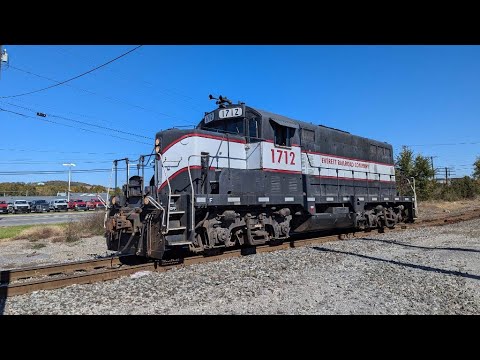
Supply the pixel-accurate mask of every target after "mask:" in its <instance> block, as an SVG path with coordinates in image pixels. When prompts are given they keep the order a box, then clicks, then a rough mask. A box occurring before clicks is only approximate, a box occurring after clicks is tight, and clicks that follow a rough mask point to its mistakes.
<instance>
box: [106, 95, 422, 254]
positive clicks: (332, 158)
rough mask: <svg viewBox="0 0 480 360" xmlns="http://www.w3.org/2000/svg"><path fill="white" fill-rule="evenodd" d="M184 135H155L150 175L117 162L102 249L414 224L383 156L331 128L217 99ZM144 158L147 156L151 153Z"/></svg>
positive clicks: (217, 245) (204, 245)
mask: <svg viewBox="0 0 480 360" xmlns="http://www.w3.org/2000/svg"><path fill="white" fill-rule="evenodd" d="M210 99H214V100H217V101H216V104H217V105H218V107H217V108H216V109H214V110H213V111H211V112H207V113H205V114H204V116H203V118H202V119H201V121H200V122H199V124H198V125H197V126H196V127H195V128H194V129H189V130H185V129H178V128H171V129H168V130H164V131H160V132H158V133H157V134H156V136H155V144H154V146H155V150H154V156H155V159H154V161H153V166H154V167H153V169H154V175H153V176H152V178H151V179H150V181H149V183H148V184H145V183H144V170H143V169H144V167H145V157H146V156H148V155H142V156H140V158H139V162H138V168H139V169H142V175H140V172H139V173H138V174H137V175H133V176H129V170H128V169H129V159H128V158H125V159H119V160H115V161H114V169H115V188H117V171H118V164H119V163H121V162H123V161H124V162H125V163H126V165H127V166H126V169H127V179H126V183H125V184H124V185H123V187H122V194H121V195H118V196H114V197H112V198H111V200H110V204H109V206H108V209H107V214H106V219H105V228H106V232H105V237H106V242H107V248H108V249H109V250H114V251H117V252H119V253H121V254H130V255H133V254H134V255H137V256H140V257H147V258H152V259H162V258H164V256H165V253H166V251H170V250H178V249H183V250H185V249H187V251H189V252H191V253H207V252H208V251H210V250H213V249H226V248H231V247H242V246H243V247H248V246H256V245H260V244H275V243H278V242H282V241H284V240H286V239H288V238H289V237H290V236H292V235H293V234H298V233H307V232H318V231H323V230H335V231H340V232H341V231H359V230H366V231H369V230H372V229H379V230H383V229H384V228H385V227H389V228H392V227H394V226H395V225H396V224H398V223H400V222H413V221H414V219H415V208H416V207H415V197H413V196H403V195H399V193H398V192H397V189H396V179H395V168H394V161H393V151H392V150H393V149H392V146H391V145H390V144H387V143H386V142H380V141H376V140H372V139H368V138H364V137H360V136H356V135H352V134H350V133H348V132H346V131H342V130H338V129H335V128H331V127H327V126H322V125H314V124H311V123H307V122H302V121H297V120H293V119H291V118H288V117H286V116H282V115H278V114H274V113H271V112H268V111H264V110H259V109H256V108H253V107H250V106H247V105H246V104H245V103H244V102H238V103H237V104H233V102H232V101H231V100H229V99H228V98H226V97H222V96H219V97H218V98H215V97H213V96H212V95H210ZM152 155H153V154H152Z"/></svg>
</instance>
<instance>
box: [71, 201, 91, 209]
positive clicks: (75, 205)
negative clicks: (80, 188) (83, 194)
mask: <svg viewBox="0 0 480 360" xmlns="http://www.w3.org/2000/svg"><path fill="white" fill-rule="evenodd" d="M68 209H70V210H75V211H79V210H83V211H87V210H88V208H87V203H86V202H85V201H83V200H81V199H77V200H70V201H69V202H68Z"/></svg>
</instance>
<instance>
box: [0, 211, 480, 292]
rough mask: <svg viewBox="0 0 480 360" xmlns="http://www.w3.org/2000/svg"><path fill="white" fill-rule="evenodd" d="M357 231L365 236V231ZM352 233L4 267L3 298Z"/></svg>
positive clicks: (0, 286) (441, 220)
mask: <svg viewBox="0 0 480 360" xmlns="http://www.w3.org/2000/svg"><path fill="white" fill-rule="evenodd" d="M478 217H480V209H479V210H476V211H473V212H470V213H463V214H459V215H454V216H447V217H443V218H439V219H435V220H429V221H421V222H418V223H414V224H408V225H400V226H398V227H396V228H395V229H388V230H387V231H388V232H396V231H403V230H405V229H412V228H418V227H421V226H441V225H446V224H452V223H457V222H460V221H465V220H471V219H474V218H478ZM358 234H360V235H362V234H364V233H363V232H359V233H358ZM354 237H355V235H354V234H352V233H348V234H340V235H327V236H322V237H316V238H311V239H301V238H300V239H296V240H291V241H290V240H289V241H286V242H283V243H282V244H279V245H262V246H257V247H255V248H244V249H237V250H228V251H224V252H223V253H220V254H217V255H211V256H202V255H201V256H191V257H186V258H184V259H182V260H181V261H180V262H176V263H170V264H169V263H164V264H160V263H158V262H148V263H144V264H137V265H125V264H124V261H123V260H124V259H125V258H119V257H111V258H103V259H96V260H84V261H77V262H70V263H63V264H53V265H45V266H38V267H30V268H21V269H12V270H5V271H2V272H1V273H0V300H1V299H5V298H7V297H10V296H15V295H22V294H27V293H31V292H33V291H37V290H51V289H57V288H61V287H65V286H69V285H74V284H90V283H94V282H99V281H107V280H113V279H116V278H119V277H122V276H126V275H131V274H134V273H136V272H139V271H154V272H165V271H168V270H170V269H173V268H178V267H181V266H189V265H193V264H201V263H206V262H212V261H218V260H221V259H228V258H234V257H240V256H244V255H250V254H254V253H264V252H271V251H278V250H285V249H290V248H295V247H302V246H308V245H313V244H319V243H324V242H329V241H335V240H339V239H340V240H342V239H346V238H354Z"/></svg>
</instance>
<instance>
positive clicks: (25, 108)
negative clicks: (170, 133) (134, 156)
mask: <svg viewBox="0 0 480 360" xmlns="http://www.w3.org/2000/svg"><path fill="white" fill-rule="evenodd" d="M4 103H5V104H8V105H12V106H15V107H19V108H21V109H24V110H29V111H33V112H35V113H37V114H38V111H36V110H34V109H31V108H27V107H25V106H20V105H15V104H12V103H9V102H6V101H4ZM42 113H43V112H42ZM44 114H47V115H49V116H50V117H54V118H59V119H64V120H67V121H73V122H76V123H79V124H83V125H88V126H93V127H96V128H99V129H102V130H109V131H115V132H118V133H121V134H125V135H131V136H137V137H140V138H144V139H149V140H151V138H150V137H148V136H144V135H138V134H134V133H131V132H127V131H123V130H118V129H113V128H109V127H106V126H101V125H96V124H92V123H89V122H86V121H81V120H75V119H72V118H67V117H64V116H59V115H54V114H49V113H44Z"/></svg>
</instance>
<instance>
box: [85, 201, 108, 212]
mask: <svg viewBox="0 0 480 360" xmlns="http://www.w3.org/2000/svg"><path fill="white" fill-rule="evenodd" d="M87 208H88V209H89V210H97V209H105V205H103V203H102V202H101V201H100V200H99V199H90V200H89V201H87Z"/></svg>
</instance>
